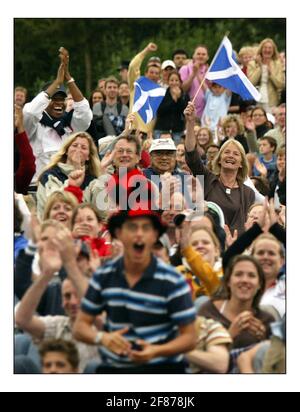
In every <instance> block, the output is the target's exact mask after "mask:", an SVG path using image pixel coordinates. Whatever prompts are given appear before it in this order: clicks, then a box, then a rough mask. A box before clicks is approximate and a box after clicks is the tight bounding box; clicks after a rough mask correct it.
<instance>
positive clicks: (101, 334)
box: [94, 332, 105, 346]
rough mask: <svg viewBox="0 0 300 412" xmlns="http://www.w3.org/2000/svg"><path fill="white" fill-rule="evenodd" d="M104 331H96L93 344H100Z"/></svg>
mask: <svg viewBox="0 0 300 412" xmlns="http://www.w3.org/2000/svg"><path fill="white" fill-rule="evenodd" d="M104 333H105V332H98V333H97V335H96V337H95V340H94V344H95V345H96V346H99V345H101V343H102V339H103V335H104Z"/></svg>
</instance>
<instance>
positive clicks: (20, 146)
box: [14, 106, 36, 195]
mask: <svg viewBox="0 0 300 412" xmlns="http://www.w3.org/2000/svg"><path fill="white" fill-rule="evenodd" d="M14 143H15V144H14V181H15V191H16V192H17V193H22V194H24V195H26V194H27V191H28V188H29V185H30V183H31V180H32V178H33V176H34V174H35V171H36V167H35V157H34V155H33V151H32V148H31V145H30V143H29V140H28V136H27V133H26V131H25V129H24V122H23V111H22V108H21V107H20V106H15V133H14Z"/></svg>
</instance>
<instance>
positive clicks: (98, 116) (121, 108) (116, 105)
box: [93, 76, 128, 139]
mask: <svg viewBox="0 0 300 412" xmlns="http://www.w3.org/2000/svg"><path fill="white" fill-rule="evenodd" d="M118 89H119V82H118V80H117V79H116V78H115V77H113V76H110V77H108V78H107V79H106V81H105V96H106V98H105V101H104V102H98V103H95V104H94V106H93V115H94V117H93V120H94V122H95V125H96V130H97V135H98V138H99V139H101V138H102V137H105V136H119V135H120V134H121V133H122V132H123V131H124V129H125V120H126V117H127V115H128V107H127V106H125V105H124V104H123V103H121V102H118Z"/></svg>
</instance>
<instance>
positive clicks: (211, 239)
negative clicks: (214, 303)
mask: <svg viewBox="0 0 300 412" xmlns="http://www.w3.org/2000/svg"><path fill="white" fill-rule="evenodd" d="M180 249H181V254H182V256H183V257H184V260H183V262H184V265H183V266H179V267H178V268H177V270H178V271H179V272H181V273H182V274H183V275H184V276H185V278H186V279H187V280H188V282H189V284H190V286H191V288H192V293H193V298H194V299H196V298H198V297H200V296H203V295H204V296H206V295H208V296H211V295H213V294H214V293H215V292H216V291H217V289H218V288H219V286H220V283H221V282H220V278H221V277H222V276H223V272H222V268H219V270H216V269H215V268H216V263H217V261H218V259H219V258H220V249H221V248H220V243H219V241H218V239H217V237H216V236H215V234H214V233H213V232H212V231H211V230H210V229H208V228H206V227H203V226H194V227H193V228H192V229H191V223H190V222H185V223H184V224H183V225H182V226H181V228H180Z"/></svg>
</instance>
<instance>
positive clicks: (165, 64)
mask: <svg viewBox="0 0 300 412" xmlns="http://www.w3.org/2000/svg"><path fill="white" fill-rule="evenodd" d="M167 67H173V69H175V70H176V66H175V63H174V62H173V60H165V61H164V62H163V63H162V65H161V69H162V70H165V69H166V68H167Z"/></svg>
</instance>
